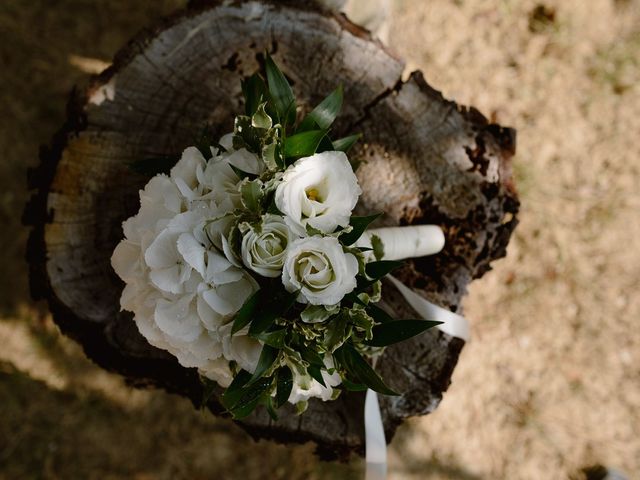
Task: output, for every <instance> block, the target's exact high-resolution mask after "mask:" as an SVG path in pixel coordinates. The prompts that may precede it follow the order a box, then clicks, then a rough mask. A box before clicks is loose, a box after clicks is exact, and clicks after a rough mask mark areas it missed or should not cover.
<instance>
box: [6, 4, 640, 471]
mask: <svg viewBox="0 0 640 480" xmlns="http://www.w3.org/2000/svg"><path fill="white" fill-rule="evenodd" d="M183 3H184V2H183V1H179V0H163V1H155V2H151V1H145V2H142V1H140V2H127V1H125V0H110V1H106V0H100V1H91V0H60V1H57V2H55V3H52V2H48V1H44V0H32V1H29V2H27V1H24V0H23V1H19V0H4V1H3V2H2V3H0V40H2V41H1V42H0V63H1V65H2V70H0V103H1V104H2V105H3V107H4V108H3V113H4V115H2V117H0V146H1V147H2V153H3V159H2V160H0V187H1V188H0V222H1V223H2V226H3V228H2V232H3V234H2V235H1V236H0V265H2V266H3V275H1V276H0V307H1V309H2V310H1V311H2V312H4V313H3V316H2V318H1V319H0V344H1V345H2V348H0V360H1V361H2V363H0V478H7V479H15V478H65V479H67V478H114V479H116V478H136V479H139V480H143V479H144V480H146V479H156V478H212V477H213V478H225V479H226V478H242V479H246V480H249V479H253V478H283V479H284V478H287V479H290V478H293V479H295V478H300V479H302V478H305V479H306V478H311V479H313V478H316V479H321V478H327V479H328V478H361V463H360V462H359V461H358V460H354V462H353V463H352V464H351V465H344V466H342V465H331V464H323V463H320V462H318V461H317V460H316V459H315V458H314V457H313V455H312V446H310V445H306V446H299V447H290V448H285V447H282V446H277V445H273V444H271V443H269V442H260V443H258V444H254V443H253V442H252V441H251V440H250V439H249V438H248V437H247V436H246V435H245V434H243V433H242V432H241V431H240V430H239V429H238V428H237V427H235V426H234V425H233V424H231V423H230V422H228V421H224V420H219V419H212V418H210V417H208V416H204V415H202V414H199V413H198V412H195V411H194V410H193V408H192V407H191V405H190V404H189V403H188V402H186V401H185V400H183V399H179V398H176V397H172V396H169V395H166V394H164V393H162V392H154V391H134V390H131V389H128V388H127V387H125V386H124V385H123V384H122V383H121V381H120V379H119V378H118V377H116V376H113V375H111V374H108V373H106V372H103V371H101V370H99V369H97V368H96V367H95V366H93V365H92V364H91V363H90V362H88V361H87V360H85V359H84V357H83V355H82V352H81V351H80V349H79V347H77V346H76V345H75V344H73V343H72V342H71V341H69V340H67V339H65V338H63V337H61V336H60V335H59V333H58V332H57V330H56V329H55V327H53V326H52V324H51V322H50V320H49V319H48V317H47V316H46V314H41V313H38V311H37V309H35V308H34V307H31V306H29V300H28V296H27V292H26V274H25V267H24V264H23V263H22V262H21V261H20V258H21V256H22V249H23V242H24V239H25V230H24V229H23V228H22V227H20V225H19V218H18V215H17V214H16V212H19V211H20V210H21V206H22V204H23V202H24V201H25V199H26V196H27V194H26V191H25V189H24V187H23V185H22V183H21V182H20V180H19V179H21V178H24V174H25V170H26V167H27V166H29V165H34V164H35V163H36V156H37V145H38V144H40V143H46V142H47V141H48V139H49V137H50V135H51V134H52V133H53V131H54V130H55V129H56V128H57V127H58V126H59V125H60V124H61V123H62V121H63V119H64V111H63V105H64V102H65V99H66V95H67V92H68V91H69V89H70V88H71V86H72V85H73V84H74V83H76V82H78V81H82V80H83V79H84V78H85V77H86V73H85V71H91V70H92V69H96V68H99V66H100V62H104V61H108V60H109V58H111V57H112V55H113V53H114V52H115V51H117V49H118V48H119V47H121V46H122V44H124V42H125V41H126V40H127V39H128V38H129V37H130V36H131V35H132V34H133V33H135V31H137V30H138V29H140V28H141V27H143V26H145V25H148V24H149V23H150V22H151V21H153V20H154V19H155V18H157V17H158V16H160V15H162V14H164V13H167V12H169V11H171V10H172V9H174V8H176V7H178V6H180V5H182V4H183ZM539 3H540V2H535V1H529V0H520V1H516V0H456V1H454V0H429V1H428V2H427V1H417V0H414V1H410V0H396V2H395V5H394V13H393V24H392V28H391V35H390V43H391V45H392V47H393V48H394V49H395V50H396V51H398V52H399V53H400V54H401V55H402V56H404V57H405V58H406V59H407V60H408V62H409V66H410V67H411V68H420V69H422V70H423V71H424V72H425V75H426V78H427V79H428V80H429V81H430V83H431V84H432V85H433V86H434V87H436V88H438V89H440V90H442V91H443V92H444V94H445V96H447V97H449V98H454V99H456V100H457V101H458V102H460V103H464V104H472V105H475V106H476V107H478V108H479V109H480V110H481V111H483V112H485V113H486V114H488V115H490V116H491V117H492V118H494V119H495V120H497V121H498V122H500V123H503V124H508V125H512V126H515V127H516V128H517V129H518V132H519V140H518V156H517V159H516V162H517V163H516V174H517V180H518V186H519V189H520V193H521V197H522V201H523V209H522V215H521V219H522V223H521V225H520V226H519V227H518V229H517V231H516V234H515V237H514V238H513V241H512V243H511V245H510V248H509V255H508V257H507V259H505V260H502V261H500V262H498V263H497V264H496V265H495V270H494V271H493V272H491V273H489V274H488V275H487V276H486V277H485V278H484V279H482V280H480V281H478V282H476V283H475V284H474V285H473V287H472V289H471V293H470V296H469V298H468V301H467V302H466V311H467V314H468V316H469V318H470V319H471V322H472V326H473V340H472V342H470V343H469V344H468V345H467V347H465V350H464V352H463V355H462V358H461V360H460V363H459V365H458V368H457V370H456V372H455V374H454V378H453V384H452V386H451V388H450V390H449V392H448V393H447V395H446V396H445V400H444V401H443V403H442V405H441V406H440V408H439V409H438V410H437V412H436V413H435V414H433V415H431V416H429V417H425V418H420V419H415V420H412V421H410V422H408V424H407V425H405V426H404V427H403V428H402V429H401V430H400V433H399V434H398V436H397V437H396V439H395V440H394V441H393V443H392V447H391V471H392V478H403V479H405V478H406V479H450V478H451V479H471V480H475V479H502V478H505V479H541V478H569V476H570V475H574V474H575V473H576V472H577V471H578V470H579V469H580V468H582V467H584V466H588V465H593V464H597V463H602V464H607V465H612V466H616V467H617V468H620V469H622V470H624V471H626V472H627V474H628V475H629V476H630V478H635V477H636V476H640V439H639V438H638V434H639V432H640V388H638V381H639V378H640V367H638V365H640V333H638V329H637V328H634V327H635V325H634V323H633V322H634V321H635V322H637V321H638V319H639V318H640V297H638V295H637V290H638V286H639V285H640V250H639V248H638V240H637V239H638V238H639V237H640V216H639V214H638V211H639V209H640V193H639V192H638V186H639V185H640V178H639V177H640V161H639V160H638V159H639V158H640V146H639V145H640V144H639V143H638V132H640V115H638V114H639V113H640V110H639V109H640V1H638V0H617V1H614V0H589V1H588V2H586V1H584V0H562V1H561V0H555V1H552V0H545V1H544V6H545V8H543V9H541V8H537V7H538V4H539ZM9 233H10V234H9ZM248 448H251V449H252V452H254V455H255V456H254V457H250V458H249V457H246V455H245V452H246V451H247V449H248Z"/></svg>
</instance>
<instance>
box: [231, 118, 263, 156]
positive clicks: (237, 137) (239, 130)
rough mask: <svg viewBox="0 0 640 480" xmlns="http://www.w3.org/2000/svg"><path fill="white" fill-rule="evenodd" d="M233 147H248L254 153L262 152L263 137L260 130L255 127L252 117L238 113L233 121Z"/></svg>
mask: <svg viewBox="0 0 640 480" xmlns="http://www.w3.org/2000/svg"><path fill="white" fill-rule="evenodd" d="M232 140H233V148H234V149H236V150H240V149H241V148H246V149H247V150H249V151H250V152H253V153H261V151H260V150H261V144H262V137H261V135H260V134H259V130H258V129H256V128H253V126H252V124H251V117H245V116H244V115H238V116H237V117H236V118H235V120H234V121H233V138H232Z"/></svg>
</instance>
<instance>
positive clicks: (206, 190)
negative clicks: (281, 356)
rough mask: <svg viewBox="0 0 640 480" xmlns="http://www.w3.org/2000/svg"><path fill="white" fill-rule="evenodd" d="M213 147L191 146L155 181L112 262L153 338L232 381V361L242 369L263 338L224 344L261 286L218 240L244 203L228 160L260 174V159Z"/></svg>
mask: <svg viewBox="0 0 640 480" xmlns="http://www.w3.org/2000/svg"><path fill="white" fill-rule="evenodd" d="M212 153H213V158H212V159H211V160H210V161H208V162H207V161H206V160H205V158H204V157H203V156H202V154H201V153H200V151H199V150H198V149H196V148H194V147H190V148H187V149H186V150H185V151H184V153H183V155H182V157H181V159H180V161H179V162H178V163H177V164H176V165H175V167H174V168H173V169H172V170H171V173H170V175H169V176H167V175H158V176H155V177H154V178H152V179H151V180H150V181H149V183H148V184H147V185H146V186H145V188H144V190H142V191H141V192H140V211H139V212H138V214H137V215H135V216H133V217H131V218H130V219H128V220H127V221H125V222H124V224H123V230H124V234H125V238H124V240H122V241H121V242H120V244H119V245H118V246H117V247H116V249H115V250H114V253H113V256H112V258H111V263H112V265H113V268H114V270H115V271H116V273H117V274H118V275H119V276H120V277H121V278H122V279H123V280H124V281H125V283H126V286H125V288H124V291H123V293H122V297H121V306H122V308H123V309H125V310H130V311H132V312H133V313H134V320H135V322H136V325H137V326H138V329H139V330H140V333H142V335H143V336H144V337H145V338H146V339H147V340H148V341H149V343H151V344H152V345H154V346H156V347H158V348H162V349H164V350H167V351H169V352H170V353H172V354H173V355H175V356H176V358H177V359H178V361H179V362H180V363H181V364H182V365H183V366H185V367H195V368H198V369H199V370H200V372H201V373H202V374H203V375H205V376H206V377H208V378H211V379H212V380H215V381H217V382H218V383H219V384H220V385H222V386H224V387H226V386H228V385H229V383H230V382H231V380H232V373H231V370H230V369H229V361H230V360H234V361H236V362H238V364H240V365H242V366H243V367H244V366H249V364H248V363H247V362H246V361H245V359H249V358H254V357H256V355H259V354H260V350H261V345H260V344H259V343H258V342H242V341H241V340H238V341H237V340H234V341H233V343H234V345H235V347H234V348H233V349H228V348H225V342H227V339H226V337H229V334H230V332H229V328H230V327H229V326H228V325H229V322H230V320H231V319H232V318H233V316H234V314H235V313H236V312H237V311H238V310H239V309H240V307H241V306H242V305H243V303H244V302H245V300H246V299H247V298H248V297H249V296H250V295H251V294H252V293H253V292H255V291H256V290H257V288H258V285H257V283H256V282H255V280H254V279H253V278H252V277H251V276H250V275H249V274H248V272H247V271H246V270H244V269H243V268H240V266H239V265H238V264H234V263H232V262H231V261H229V259H228V258H227V256H225V255H223V254H221V253H220V252H219V250H218V248H215V247H216V246H215V245H214V243H212V242H218V243H219V245H218V246H217V247H220V246H221V243H222V242H223V241H224V240H223V239H224V238H225V236H226V233H227V232H226V231H225V229H227V228H228V223H229V222H225V221H224V215H225V214H226V213H227V212H228V211H229V210H230V209H232V208H234V207H236V206H237V202H239V194H238V191H237V188H236V187H237V184H238V182H239V181H240V178H238V176H237V175H236V174H235V172H234V171H233V169H232V168H231V167H230V166H229V164H230V163H231V164H233V165H234V166H237V167H238V168H240V169H242V170H244V171H250V172H251V173H259V162H258V159H257V157H255V156H254V155H252V154H250V153H249V152H247V151H246V150H238V151H233V150H232V151H227V152H222V153H219V152H217V151H215V150H214V151H212ZM250 157H253V159H252V158H250ZM220 218H222V220H220V221H217V222H216V221H213V222H212V221H211V220H212V219H220ZM205 227H206V232H205ZM239 338H240V337H239ZM247 338H248V337H247ZM225 350H226V352H227V354H226V355H225Z"/></svg>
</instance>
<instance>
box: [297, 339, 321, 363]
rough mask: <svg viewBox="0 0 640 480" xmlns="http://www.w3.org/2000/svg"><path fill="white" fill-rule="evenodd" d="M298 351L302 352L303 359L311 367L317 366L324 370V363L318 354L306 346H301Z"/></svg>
mask: <svg viewBox="0 0 640 480" xmlns="http://www.w3.org/2000/svg"><path fill="white" fill-rule="evenodd" d="M296 350H298V352H300V355H301V356H302V359H303V360H304V361H305V362H307V363H309V365H315V366H316V367H320V368H324V361H323V360H322V357H321V356H320V354H319V353H318V352H316V351H315V350H313V349H312V348H309V347H307V346H306V345H303V344H301V345H299V346H298V347H297V348H296Z"/></svg>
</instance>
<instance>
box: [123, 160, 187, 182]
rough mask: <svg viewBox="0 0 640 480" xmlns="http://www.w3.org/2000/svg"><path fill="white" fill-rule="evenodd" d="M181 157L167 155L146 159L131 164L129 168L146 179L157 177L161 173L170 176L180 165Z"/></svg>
mask: <svg viewBox="0 0 640 480" xmlns="http://www.w3.org/2000/svg"><path fill="white" fill-rule="evenodd" d="M178 160H180V157H179V156H177V155H166V156H160V157H155V158H145V159H144V160H135V161H133V162H131V163H129V168H130V169H131V170H133V171H134V172H135V173H139V174H140V175H144V176H146V177H155V176H156V175H158V174H160V173H164V174H167V175H168V174H169V172H170V171H171V169H172V168H173V166H174V165H175V164H176V163H178Z"/></svg>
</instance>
